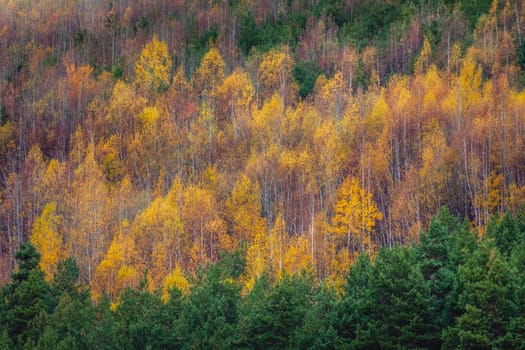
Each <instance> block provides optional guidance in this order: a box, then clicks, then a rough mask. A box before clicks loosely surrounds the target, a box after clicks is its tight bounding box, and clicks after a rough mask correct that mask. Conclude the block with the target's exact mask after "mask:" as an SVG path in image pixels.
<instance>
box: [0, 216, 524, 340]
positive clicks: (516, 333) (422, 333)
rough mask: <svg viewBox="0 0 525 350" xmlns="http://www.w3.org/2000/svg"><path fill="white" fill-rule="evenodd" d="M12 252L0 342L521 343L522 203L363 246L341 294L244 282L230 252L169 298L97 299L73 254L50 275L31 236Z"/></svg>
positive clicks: (299, 281)
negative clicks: (484, 221)
mask: <svg viewBox="0 0 525 350" xmlns="http://www.w3.org/2000/svg"><path fill="white" fill-rule="evenodd" d="M17 258H18V263H19V268H18V271H17V272H15V273H14V274H13V275H12V280H11V282H10V283H9V284H8V285H6V286H4V287H3V288H2V290H1V303H0V332H2V333H1V334H0V349H24V348H27V349H186V348H187V349H190V348H191V349H219V348H224V349H232V348H245V349H283V348H294V349H303V348H304V349H306V348H315V349H341V348H343V349H379V348H380V349H415V348H419V349H421V348H430V349H440V348H443V349H456V348H459V349H493V348H496V349H497V348H500V349H511V348H512V349H525V273H524V271H525V212H524V213H521V214H517V215H510V214H507V215H505V216H503V217H498V218H493V220H492V221H491V223H490V224H489V225H488V226H487V228H486V234H484V235H483V238H481V239H478V235H477V233H476V232H475V230H473V229H471V228H470V227H469V225H468V224H462V223H461V222H460V220H459V219H458V218H456V217H453V216H451V215H450V214H449V212H448V210H446V209H443V210H441V212H440V213H439V214H438V215H437V217H436V218H435V219H434V220H433V221H432V223H431V225H430V227H429V228H428V230H427V231H426V232H423V233H422V234H421V237H420V243H419V244H418V245H415V246H412V247H393V248H383V249H381V250H380V251H379V253H378V254H377V255H376V256H375V257H374V258H373V259H370V257H369V256H367V255H362V256H361V257H360V258H359V259H358V261H357V262H356V263H355V265H354V266H353V267H352V269H351V271H350V274H349V276H348V279H347V283H346V285H345V287H344V291H343V293H340V294H338V293H336V292H335V291H334V290H332V289H331V288H329V287H328V286H327V285H326V284H325V283H323V282H322V281H318V280H315V279H314V278H313V277H312V276H311V275H310V274H308V273H304V274H302V275H293V276H284V277H282V278H281V279H279V280H277V281H270V280H269V278H267V277H264V276H263V277H261V278H260V279H259V280H257V281H256V283H255V285H254V287H253V289H252V290H251V291H250V292H249V293H243V291H242V290H241V287H240V284H239V283H237V281H238V280H239V278H240V276H242V273H243V270H244V263H243V254H241V253H240V252H237V253H235V254H230V255H226V256H224V257H223V258H222V259H221V260H220V262H219V263H217V264H215V265H213V266H210V267H208V268H207V269H206V270H204V271H202V273H201V274H200V275H199V276H197V277H196V279H195V281H193V284H192V285H193V287H192V288H191V290H190V292H189V293H187V294H184V293H182V292H181V291H180V290H178V289H177V288H174V289H173V290H171V297H170V298H169V300H167V301H166V302H163V299H162V296H161V292H158V293H150V292H149V291H147V289H146V288H145V287H146V286H142V288H139V289H137V290H131V289H128V290H126V291H124V292H123V293H122V294H121V295H120V297H119V299H118V300H117V301H116V302H115V303H114V304H111V303H110V301H109V300H108V299H107V298H103V297H102V298H100V300H99V301H98V302H96V303H94V302H93V301H92V299H91V296H90V293H89V291H88V290H85V289H84V288H82V287H80V286H78V284H77V282H76V281H77V278H78V267H77V266H76V264H75V262H74V261H73V260H71V259H68V260H66V261H64V262H62V263H61V264H60V266H59V268H58V272H57V274H56V275H55V277H54V280H53V282H52V283H47V282H46V280H45V279H44V275H43V273H42V272H41V271H40V269H39V268H38V263H39V254H38V252H37V251H36V250H35V249H34V248H33V247H32V246H31V245H29V244H23V245H22V246H21V247H20V249H19V251H18V254H17Z"/></svg>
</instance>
